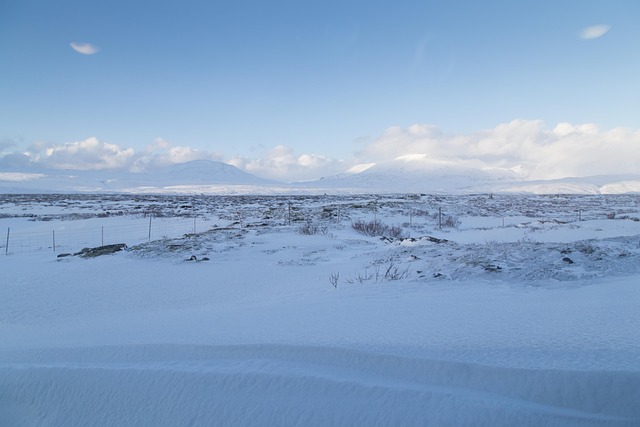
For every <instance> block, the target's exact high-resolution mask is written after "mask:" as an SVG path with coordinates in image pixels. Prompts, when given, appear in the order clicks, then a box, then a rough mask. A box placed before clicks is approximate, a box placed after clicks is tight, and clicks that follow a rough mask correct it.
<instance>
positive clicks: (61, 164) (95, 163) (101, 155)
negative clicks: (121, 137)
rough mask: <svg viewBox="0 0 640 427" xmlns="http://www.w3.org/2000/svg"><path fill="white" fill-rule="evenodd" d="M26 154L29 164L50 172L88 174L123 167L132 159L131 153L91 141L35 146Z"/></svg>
mask: <svg viewBox="0 0 640 427" xmlns="http://www.w3.org/2000/svg"><path fill="white" fill-rule="evenodd" d="M26 154H27V156H28V157H29V158H30V160H31V161H32V162H35V163H40V164H42V165H44V166H46V167H49V168H53V169H77V170H92V169H119V168H124V167H127V166H128V165H129V163H130V162H131V160H132V158H133V156H134V150H133V149H131V148H126V149H124V148H121V147H119V146H118V145H116V144H109V143H105V142H102V141H99V140H98V139H97V138H95V137H91V138H87V139H85V140H83V141H76V142H67V143H65V144H62V145H52V144H47V143H36V144H33V145H32V146H31V147H30V148H29V150H28V151H27V153H26Z"/></svg>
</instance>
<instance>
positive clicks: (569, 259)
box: [562, 257, 573, 264]
mask: <svg viewBox="0 0 640 427" xmlns="http://www.w3.org/2000/svg"><path fill="white" fill-rule="evenodd" d="M562 260H563V261H564V262H566V263H567V264H573V260H572V259H571V258H569V257H564V258H562Z"/></svg>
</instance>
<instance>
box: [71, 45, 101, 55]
mask: <svg viewBox="0 0 640 427" xmlns="http://www.w3.org/2000/svg"><path fill="white" fill-rule="evenodd" d="M69 45H70V46H71V49H73V50H75V51H76V52H78V53H81V54H83V55H94V54H96V53H98V52H100V48H99V47H97V46H94V45H92V44H90V43H76V42H71V43H69Z"/></svg>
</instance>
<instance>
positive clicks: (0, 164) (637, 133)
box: [0, 119, 640, 182]
mask: <svg viewBox="0 0 640 427" xmlns="http://www.w3.org/2000/svg"><path fill="white" fill-rule="evenodd" d="M9 146H10V145H9V144H5V145H4V147H5V151H6V148H8V147H9ZM359 147H360V149H359V150H358V151H356V152H354V153H353V154H352V156H351V157H350V158H348V159H346V160H339V159H336V158H332V157H330V156H326V155H323V154H317V153H302V154H297V153H296V152H295V150H294V149H293V148H291V147H287V146H284V145H277V146H275V147H273V148H272V149H270V150H268V151H266V152H264V153H262V154H261V155H257V156H254V157H240V156H235V157H225V156H224V154H223V153H216V152H213V151H208V150H199V149H195V148H192V147H188V146H179V145H174V144H172V143H170V142H168V141H166V140H163V139H161V138H158V139H156V140H155V141H154V142H153V143H151V144H149V145H148V146H147V147H146V148H145V149H144V150H142V151H138V152H136V151H135V150H134V149H133V148H124V147H121V146H119V145H117V144H113V143H107V142H103V141H100V140H98V139H97V138H95V137H91V138H87V139H85V140H82V141H76V142H69V143H65V144H50V143H43V142H41V143H36V144H33V145H31V146H30V147H29V148H28V149H27V150H26V151H25V152H17V151H14V152H12V153H6V152H5V154H4V155H2V154H0V168H2V169H4V171H8V172H18V171H23V170H24V169H25V168H26V167H27V166H31V168H32V169H35V168H38V167H40V168H53V169H78V170H89V169H97V170H101V169H121V170H129V171H133V172H142V171H151V170H156V169H158V168H161V167H164V166H167V165H171V164H175V163H183V162H187V161H191V160H201V159H208V160H216V161H222V162H226V163H229V164H232V165H234V166H236V167H238V168H240V169H242V170H245V171H247V172H249V173H252V174H255V175H257V176H259V177H262V178H269V179H275V180H280V181H285V182H293V181H306V180H315V179H319V178H321V177H326V176H332V175H335V174H338V173H341V172H347V171H349V170H350V171H351V172H352V173H353V172H358V171H360V170H364V169H365V168H364V167H362V165H366V167H369V166H371V165H372V164H374V163H384V162H386V161H389V160H392V159H396V158H400V157H401V158H403V159H411V158H417V157H420V158H429V159H432V160H443V161H445V162H447V161H451V160H455V161H459V163H461V164H467V165H474V164H477V165H484V166H486V167H495V168H510V169H516V170H518V171H519V172H520V175H521V176H523V177H524V178H526V179H536V180H537V179H557V178H564V177H583V176H593V175H619V174H638V173H640V170H639V166H638V165H640V130H634V129H626V128H615V129H611V130H607V131H601V130H600V129H598V127H597V126H596V125H594V124H591V123H586V124H571V123H559V124H557V125H556V126H554V127H553V128H549V127H546V126H545V124H544V123H543V122H542V121H539V120H522V119H518V120H513V121H511V122H509V123H503V124H500V125H498V126H496V127H495V128H492V129H485V130H481V131H477V132H474V133H469V134H447V133H444V132H443V131H442V130H440V129H439V128H438V127H436V126H433V125H428V124H416V125H413V126H409V127H407V128H402V127H397V126H394V127H390V128H388V129H387V130H386V131H384V132H383V133H382V135H380V136H379V137H378V138H377V139H374V140H372V141H369V142H367V143H366V144H365V145H359ZM416 156H417V157H416ZM358 167H360V169H358ZM354 168H355V169H354Z"/></svg>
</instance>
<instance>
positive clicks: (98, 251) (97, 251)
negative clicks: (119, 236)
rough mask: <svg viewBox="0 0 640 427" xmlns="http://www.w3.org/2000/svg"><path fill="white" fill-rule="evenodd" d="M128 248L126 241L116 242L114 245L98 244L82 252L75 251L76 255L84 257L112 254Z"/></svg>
mask: <svg viewBox="0 0 640 427" xmlns="http://www.w3.org/2000/svg"><path fill="white" fill-rule="evenodd" d="M125 249H127V245H126V244H124V243H116V244H114V245H105V246H98V247H96V248H84V249H82V250H81V251H80V252H77V253H75V254H74V255H76V256H81V257H83V258H95V257H97V256H100V255H110V254H113V253H116V252H120V251H123V250H125Z"/></svg>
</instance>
